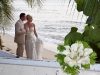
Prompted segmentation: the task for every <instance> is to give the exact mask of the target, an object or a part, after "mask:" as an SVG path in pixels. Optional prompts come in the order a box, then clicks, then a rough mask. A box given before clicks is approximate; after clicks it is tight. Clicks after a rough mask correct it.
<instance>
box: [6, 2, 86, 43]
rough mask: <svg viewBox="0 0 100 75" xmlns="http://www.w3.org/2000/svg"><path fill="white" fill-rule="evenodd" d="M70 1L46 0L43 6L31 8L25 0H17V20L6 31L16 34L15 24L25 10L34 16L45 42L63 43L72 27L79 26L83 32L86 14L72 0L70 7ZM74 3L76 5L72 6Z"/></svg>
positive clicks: (37, 28) (38, 31)
mask: <svg viewBox="0 0 100 75" xmlns="http://www.w3.org/2000/svg"><path fill="white" fill-rule="evenodd" d="M68 1H69V0H65V2H63V0H54V1H53V0H46V1H44V2H43V6H42V8H41V9H40V8H37V7H35V8H30V7H28V5H27V4H26V3H25V2H24V0H15V1H14V3H13V5H14V8H15V10H14V16H15V21H14V23H13V26H12V28H11V29H10V30H9V31H6V33H8V34H10V35H12V36H14V25H15V22H16V21H17V20H18V19H19V14H20V13H22V12H24V13H26V14H30V15H32V16H33V23H35V25H36V30H37V33H38V35H39V38H41V39H42V40H43V41H45V42H50V43H55V44H61V43H63V39H64V37H65V36H66V35H67V34H68V33H69V32H70V29H71V27H78V28H79V30H78V31H79V32H83V29H84V26H85V25H86V24H85V21H86V19H87V17H86V16H84V15H83V14H82V12H80V13H79V12H77V10H76V9H75V8H76V6H75V5H76V4H75V2H74V4H73V0H72V1H71V4H70V7H69V8H68ZM72 5H73V6H74V7H72Z"/></svg>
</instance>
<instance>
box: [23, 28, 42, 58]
mask: <svg viewBox="0 0 100 75" xmlns="http://www.w3.org/2000/svg"><path fill="white" fill-rule="evenodd" d="M25 49H26V55H27V58H28V59H31V60H36V59H42V49H43V42H42V41H41V40H40V39H39V38H36V41H35V38H34V27H31V28H30V29H29V30H28V31H27V32H26V41H25Z"/></svg>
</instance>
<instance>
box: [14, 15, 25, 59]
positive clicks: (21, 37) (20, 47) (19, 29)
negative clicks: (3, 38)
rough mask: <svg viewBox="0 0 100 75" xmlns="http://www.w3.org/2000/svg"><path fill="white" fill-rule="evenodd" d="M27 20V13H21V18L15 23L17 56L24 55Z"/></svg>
mask: <svg viewBox="0 0 100 75" xmlns="http://www.w3.org/2000/svg"><path fill="white" fill-rule="evenodd" d="M25 20H26V15H25V13H21V14H20V19H19V20H18V21H17V22H16V24H15V38H14V42H15V43H17V50H16V55H17V58H19V57H22V56H23V52H24V45H25V34H26V31H25V29H24V22H23V21H25Z"/></svg>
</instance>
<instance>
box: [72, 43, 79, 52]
mask: <svg viewBox="0 0 100 75" xmlns="http://www.w3.org/2000/svg"><path fill="white" fill-rule="evenodd" d="M77 49H78V44H77V43H75V44H72V45H71V51H77Z"/></svg>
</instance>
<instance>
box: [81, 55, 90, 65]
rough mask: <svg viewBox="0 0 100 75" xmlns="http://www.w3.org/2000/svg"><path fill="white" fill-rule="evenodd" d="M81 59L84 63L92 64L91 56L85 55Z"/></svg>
mask: <svg viewBox="0 0 100 75" xmlns="http://www.w3.org/2000/svg"><path fill="white" fill-rule="evenodd" d="M81 61H82V65H85V64H90V58H89V56H86V57H84V58H83V59H82V60H81Z"/></svg>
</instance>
